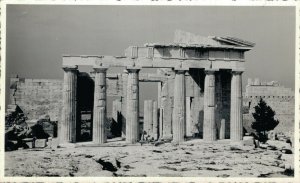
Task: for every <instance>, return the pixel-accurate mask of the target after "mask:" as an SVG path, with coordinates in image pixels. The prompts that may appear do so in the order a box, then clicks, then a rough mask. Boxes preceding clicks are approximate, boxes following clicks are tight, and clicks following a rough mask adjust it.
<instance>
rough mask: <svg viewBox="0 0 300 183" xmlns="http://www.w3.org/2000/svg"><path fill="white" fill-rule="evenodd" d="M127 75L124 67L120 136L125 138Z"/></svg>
mask: <svg viewBox="0 0 300 183" xmlns="http://www.w3.org/2000/svg"><path fill="white" fill-rule="evenodd" d="M127 77H128V72H127V70H126V69H125V70H124V72H123V74H122V87H123V92H122V112H121V113H122V138H123V139H125V137H126V111H127V105H126V101H127V100H126V98H127Z"/></svg>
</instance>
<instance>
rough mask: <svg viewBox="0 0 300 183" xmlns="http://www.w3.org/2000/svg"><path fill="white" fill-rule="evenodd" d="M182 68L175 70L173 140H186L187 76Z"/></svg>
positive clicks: (178, 141) (176, 141)
mask: <svg viewBox="0 0 300 183" xmlns="http://www.w3.org/2000/svg"><path fill="white" fill-rule="evenodd" d="M184 72H185V71H182V70H176V71H175V86H174V109H173V120H172V121H173V142H174V143H181V142H183V141H184V134H185V123H186V116H185V115H186V114H185V113H186V109H185V108H186V98H185V77H184Z"/></svg>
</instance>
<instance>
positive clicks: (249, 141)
mask: <svg viewBox="0 0 300 183" xmlns="http://www.w3.org/2000/svg"><path fill="white" fill-rule="evenodd" d="M243 143H244V146H255V144H254V138H253V137H252V136H245V137H243Z"/></svg>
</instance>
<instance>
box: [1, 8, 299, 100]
mask: <svg viewBox="0 0 300 183" xmlns="http://www.w3.org/2000/svg"><path fill="white" fill-rule="evenodd" d="M176 29H180V30H184V31H188V32H191V33H194V34H197V35H202V36H231V37H237V38H241V39H244V40H247V41H250V42H253V43H255V44H256V45H255V47H254V48H253V50H251V51H249V52H247V53H246V55H245V58H246V71H245V72H244V73H243V89H245V85H246V83H247V78H260V79H261V80H265V81H272V80H276V81H279V83H281V84H282V85H284V86H286V87H290V88H294V84H295V8H294V7H237V6H236V7H222V6H214V7H212V6H210V7H208V6H194V7H191V6H87V5H84V6H69V5H56V6H54V5H8V7H7V27H6V36H7V37H6V66H7V69H6V75H7V77H9V76H11V75H12V74H18V75H19V77H25V78H44V79H62V78H63V70H62V69H61V65H62V55H64V54H68V55H89V54H90V55H123V54H124V50H125V49H126V48H127V47H128V46H132V45H143V44H144V43H149V42H165V43H170V42H173V39H174V31H175V30H176ZM6 82H7V84H8V80H7V81H6ZM7 86H8V85H7ZM152 86H154V85H153V84H149V85H148V84H147V85H145V84H143V85H142V86H141V92H143V91H144V92H143V93H144V95H145V96H144V99H147V98H151V97H152V94H151V92H150V93H149V92H148V91H149V90H148V88H149V87H150V88H151V87H152ZM147 87H148V88H147ZM7 91H8V90H7ZM155 92H156V93H157V91H155Z"/></svg>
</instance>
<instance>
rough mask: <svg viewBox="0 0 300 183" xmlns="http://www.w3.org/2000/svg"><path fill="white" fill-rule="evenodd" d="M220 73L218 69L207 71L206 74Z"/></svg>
mask: <svg viewBox="0 0 300 183" xmlns="http://www.w3.org/2000/svg"><path fill="white" fill-rule="evenodd" d="M217 71H219V70H218V69H205V70H204V72H205V74H214V73H215V72H217Z"/></svg>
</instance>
